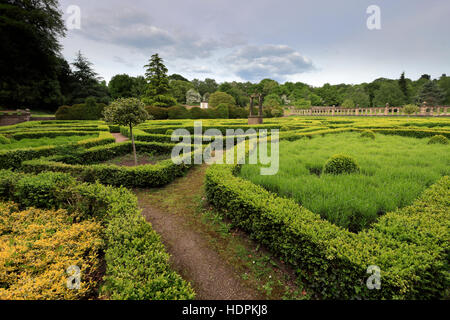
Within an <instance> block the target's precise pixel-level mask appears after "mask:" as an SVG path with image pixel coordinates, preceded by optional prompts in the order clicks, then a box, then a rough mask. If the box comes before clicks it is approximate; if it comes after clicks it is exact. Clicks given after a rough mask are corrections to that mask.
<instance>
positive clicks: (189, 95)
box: [186, 89, 202, 106]
mask: <svg viewBox="0 0 450 320" xmlns="http://www.w3.org/2000/svg"><path fill="white" fill-rule="evenodd" d="M200 102H202V96H201V95H200V93H198V92H197V91H195V90H194V89H189V90H188V91H187V92H186V104H188V105H191V106H192V105H198V104H199V103H200Z"/></svg>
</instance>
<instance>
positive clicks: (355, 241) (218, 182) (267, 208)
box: [205, 165, 450, 299]
mask: <svg viewBox="0 0 450 320" xmlns="http://www.w3.org/2000/svg"><path fill="white" fill-rule="evenodd" d="M239 170H240V166H238V165H213V166H211V167H210V168H209V169H208V170H207V174H206V183H205V184H206V194H207V198H208V200H209V201H210V203H211V204H213V205H214V206H215V207H217V208H219V209H221V210H223V212H224V214H225V215H226V216H227V217H228V218H230V219H231V220H232V221H233V223H234V224H235V225H236V226H238V227H240V228H242V229H243V230H245V231H247V232H248V233H250V235H251V236H252V237H253V238H254V239H255V240H257V241H259V242H260V243H262V244H263V245H265V246H267V247H268V248H270V249H271V250H272V251H273V252H275V253H276V254H278V255H279V256H280V257H281V258H282V259H283V260H284V261H286V262H288V263H289V264H291V265H292V266H294V268H296V269H297V273H298V275H299V277H300V279H301V280H302V281H303V282H304V283H306V284H307V285H308V286H309V287H310V288H311V289H312V291H313V292H316V293H317V294H318V296H320V297H322V298H338V299H359V298H363V299H436V298H449V297H450V291H449V288H450V287H449V279H450V272H449V267H448V254H449V252H450V235H449V221H450V212H449V210H448V207H449V205H450V200H449V199H450V179H449V177H443V178H442V179H441V180H439V181H438V182H437V183H436V184H435V185H433V186H432V187H431V188H430V189H428V190H427V191H426V192H424V194H423V195H422V196H421V198H420V199H419V200H417V201H416V202H415V203H414V204H413V205H411V206H409V207H406V208H403V209H401V210H398V211H396V212H391V213H388V214H386V215H384V216H383V217H381V218H380V219H379V220H378V222H377V223H376V224H374V225H373V227H372V228H371V229H368V230H365V231H362V232H360V233H358V234H354V233H351V232H349V231H348V230H345V229H342V228H340V227H338V226H336V225H334V224H332V223H330V222H328V221H326V220H323V219H322V218H321V217H320V215H318V214H315V213H313V212H311V211H309V210H307V209H306V208H304V207H301V206H299V205H298V203H296V202H295V201H294V200H292V199H286V198H281V197H279V196H277V195H276V194H274V193H271V192H268V191H267V190H265V189H264V188H263V187H261V186H258V185H255V184H253V183H251V182H250V181H247V180H244V179H241V178H239V177H236V173H238V172H239ZM370 265H376V266H378V267H380V269H381V290H376V289H374V290H369V289H368V288H367V286H366V280H367V278H368V277H369V276H370V275H369V274H367V269H368V267H369V266H370Z"/></svg>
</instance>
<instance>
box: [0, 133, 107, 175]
mask: <svg viewBox="0 0 450 320" xmlns="http://www.w3.org/2000/svg"><path fill="white" fill-rule="evenodd" d="M114 141H115V139H114V138H113V136H111V134H110V133H109V132H100V133H99V137H98V138H92V139H86V140H82V141H78V142H77V143H75V144H69V145H62V146H44V147H37V148H24V149H15V150H2V151H0V169H17V168H19V167H20V165H21V163H22V162H23V161H26V160H31V159H36V158H40V157H48V156H51V155H55V154H57V153H59V152H62V151H65V150H67V148H70V149H75V148H91V147H94V146H99V145H103V144H109V143H112V142H114Z"/></svg>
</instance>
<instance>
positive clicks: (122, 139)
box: [111, 133, 130, 143]
mask: <svg viewBox="0 0 450 320" xmlns="http://www.w3.org/2000/svg"><path fill="white" fill-rule="evenodd" d="M111 134H112V135H113V137H114V139H116V143H119V142H125V141H128V140H130V139H128V138H127V137H125V136H124V135H122V134H121V133H111Z"/></svg>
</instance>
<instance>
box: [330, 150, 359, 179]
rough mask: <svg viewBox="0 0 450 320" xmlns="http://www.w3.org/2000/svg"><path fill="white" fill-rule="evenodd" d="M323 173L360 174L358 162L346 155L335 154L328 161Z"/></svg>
mask: <svg viewBox="0 0 450 320" xmlns="http://www.w3.org/2000/svg"><path fill="white" fill-rule="evenodd" d="M323 172H324V173H328V174H347V173H355V172H359V165H358V163H356V160H355V159H353V158H352V157H350V156H348V155H345V154H335V155H333V156H332V157H331V158H330V159H328V160H327V162H326V163H325V166H324V167H323Z"/></svg>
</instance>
